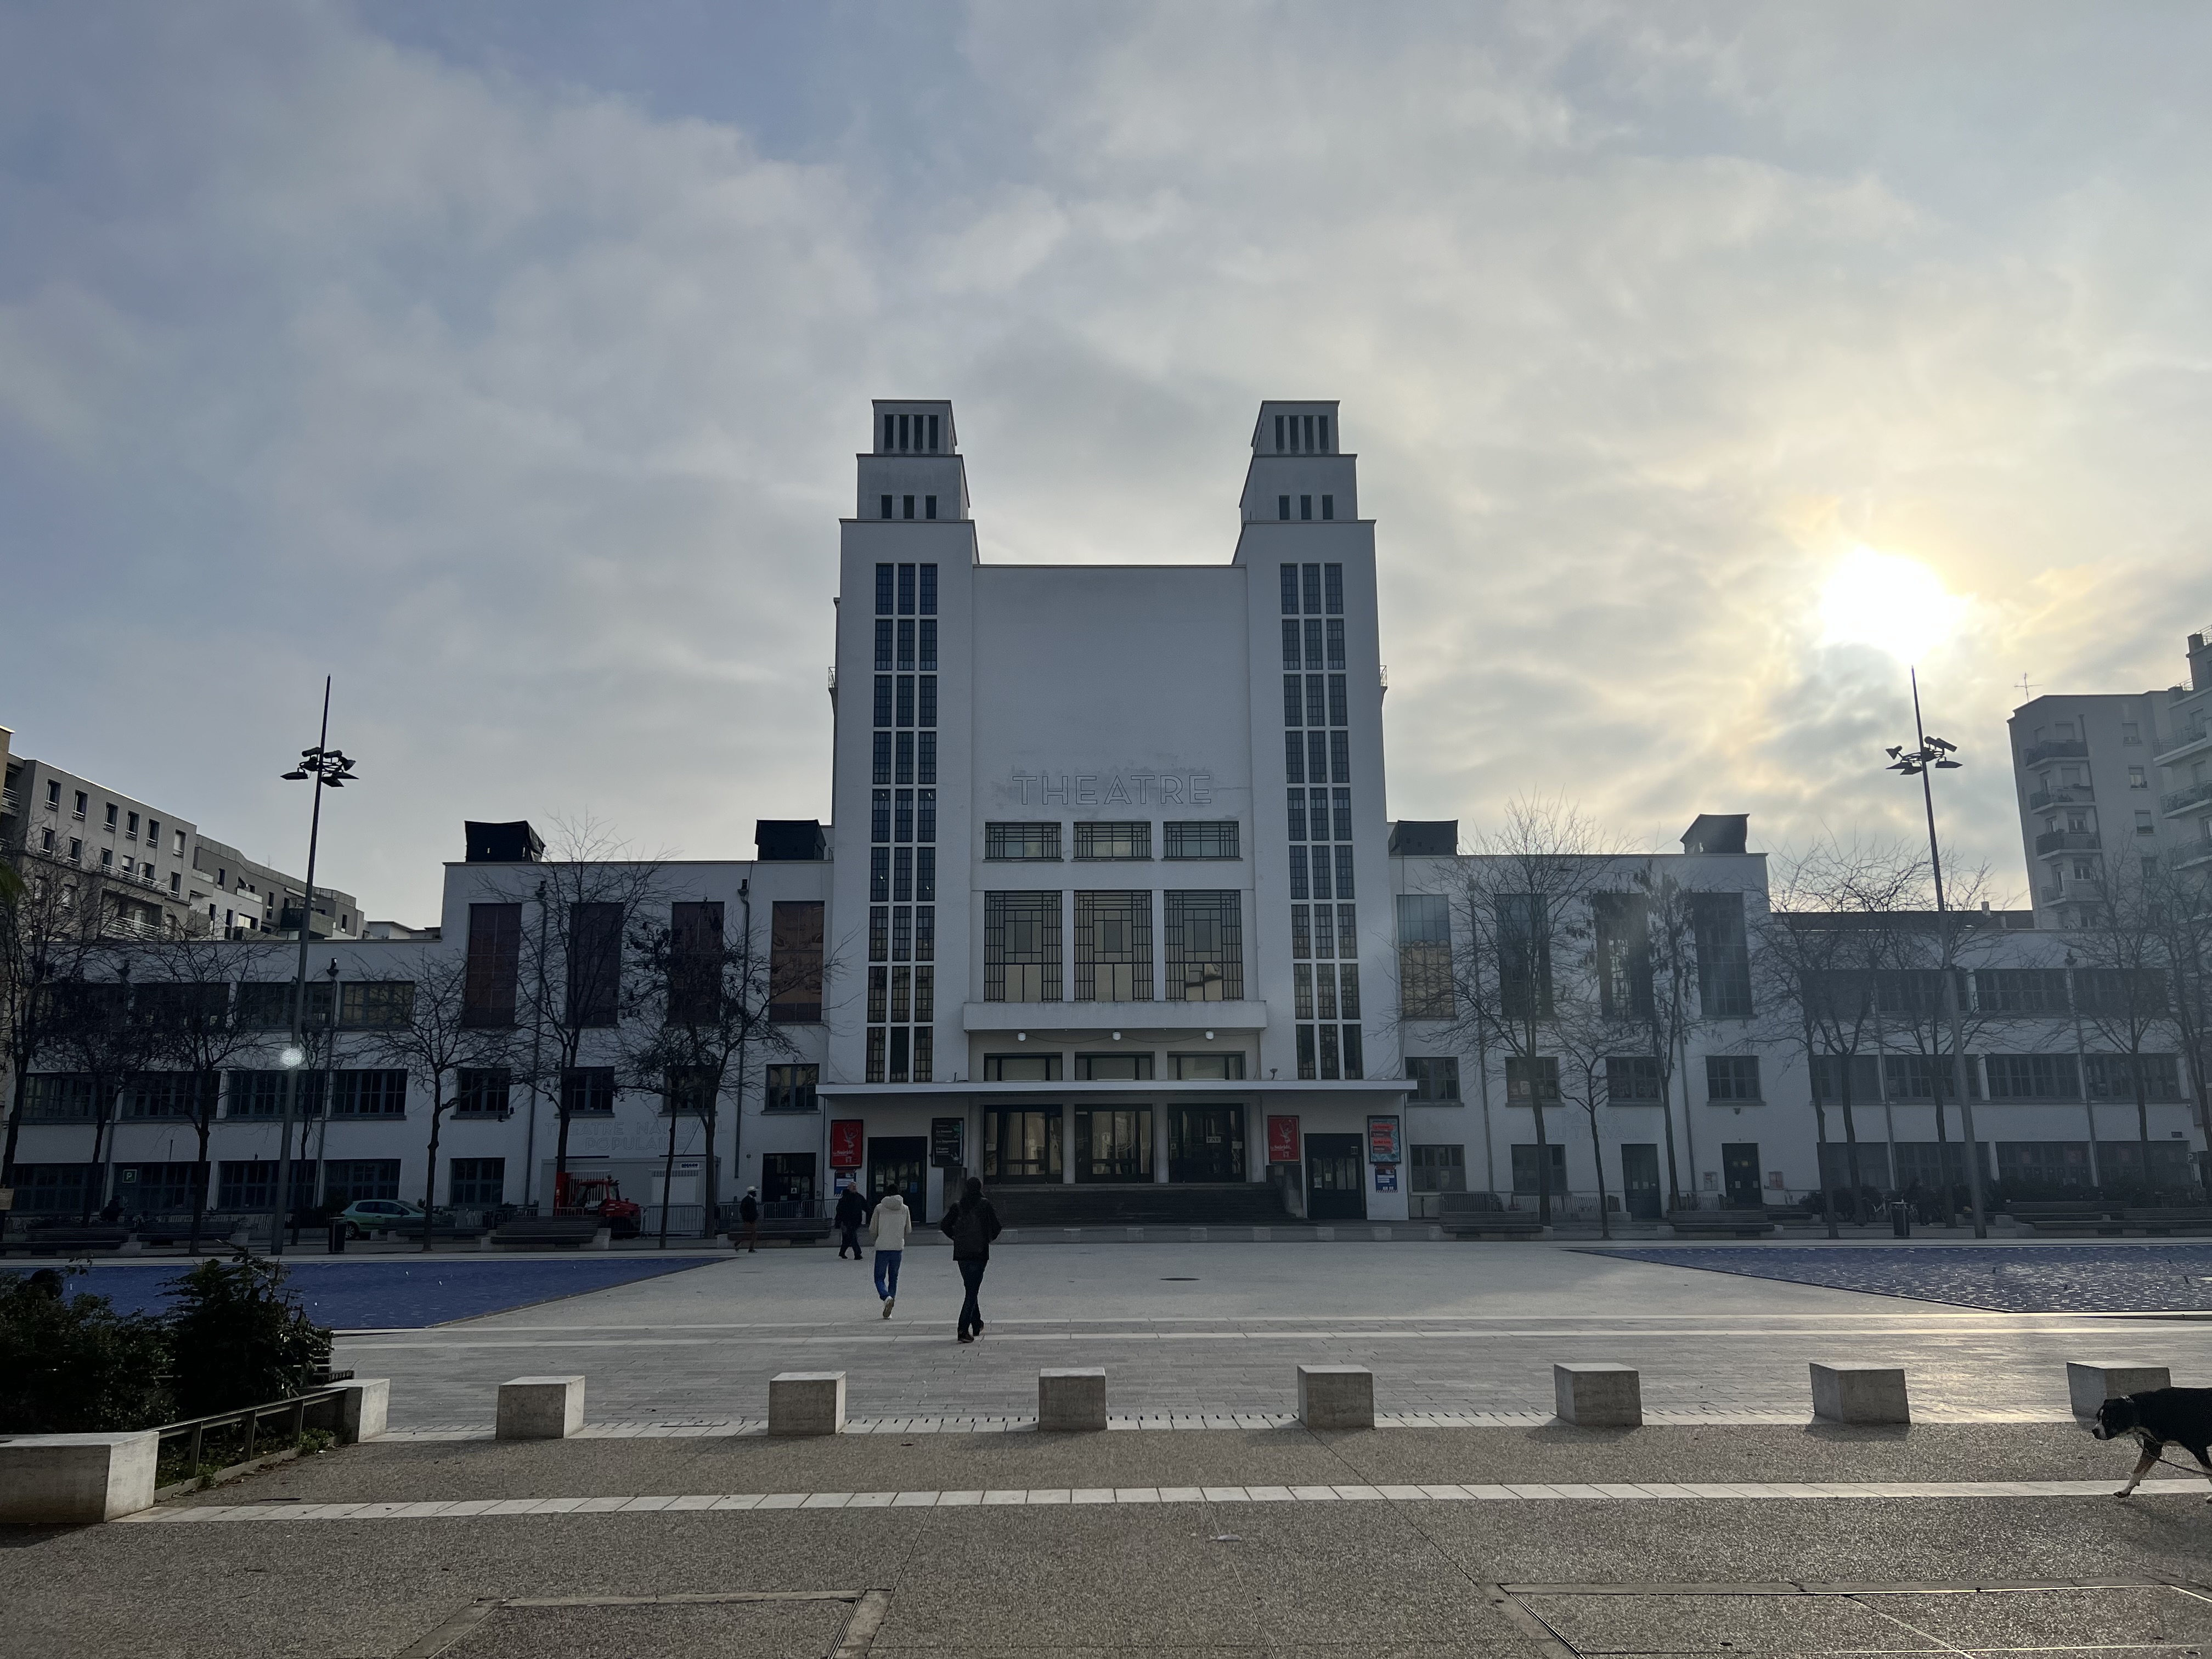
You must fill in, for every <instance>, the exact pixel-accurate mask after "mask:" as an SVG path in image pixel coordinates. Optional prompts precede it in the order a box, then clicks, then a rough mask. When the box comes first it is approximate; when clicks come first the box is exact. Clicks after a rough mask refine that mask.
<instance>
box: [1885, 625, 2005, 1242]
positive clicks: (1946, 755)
mask: <svg viewBox="0 0 2212 1659" xmlns="http://www.w3.org/2000/svg"><path fill="white" fill-rule="evenodd" d="M1911 672H1912V730H1913V734H1914V736H1916V737H1917V738H1919V740H1920V746H1919V747H1918V748H1917V749H1910V750H1908V749H1905V748H1904V747H1902V746H1899V747H1897V748H1894V749H1892V750H1890V751H1889V759H1890V764H1889V766H1888V767H1887V770H1889V771H1892V772H1899V773H1902V774H1903V775H1905V776H1906V777H1908V778H1915V777H1917V778H1918V779H1919V780H1920V799H1921V803H1922V805H1924V806H1925V807H1926V808H1927V811H1928V862H1929V867H1930V868H1931V869H1933V870H1934V872H1935V873H1936V927H1937V929H1938V930H1939V936H1940V938H1941V939H1942V995H1943V1009H1944V1012H1946V1013H1947V1014H1948V1015H1949V1016H1950V1024H1951V1076H1952V1081H1953V1086H1954V1088H1956V1089H1957V1091H1958V1092H1959V1117H1960V1122H1961V1124H1962V1126H1963V1127H1964V1128H1965V1130H1966V1191H1967V1193H1968V1194H1969V1195H1970V1196H1971V1197H1972V1200H1973V1206H1974V1237H1976V1238H1987V1237H1989V1236H1990V1219H1989V1216H1988V1214H1987V1212H1985V1211H1984V1209H1983V1207H1982V1159H1981V1143H1980V1142H1979V1141H1978V1140H1977V1139H1975V1137H1974V1103H1973V1098H1972V1094H1971V1093H1970V1091H1968V1089H1967V1087H1966V1037H1965V1036H1964V1034H1963V1025H1962V1023H1961V1021H1960V1017H1959V981H1958V975H1957V974H1956V973H1954V971H1953V969H1952V965H1951V958H1952V956H1953V950H1952V938H1951V907H1950V906H1949V905H1948V903H1946V902H1944V896H1943V854H1942V848H1940V847H1938V846H1937V845H1936V791H1935V787H1934V784H1933V781H1932V779H1931V778H1930V774H1932V773H1936V772H1955V771H1957V770H1958V769H1959V763H1958V762H1956V761H1954V760H1953V759H1952V758H1951V757H1952V756H1953V755H1954V754H1956V753H1957V752H1958V750H1959V746H1958V744H1954V743H1946V742H1944V741H1943V739H1942V738H1931V737H1929V735H1928V728H1927V726H1925V725H1924V724H1923V722H1922V720H1921V718H1920V671H1919V670H1918V669H1917V668H1916V669H1914V670H1912V671H1911ZM1942 1111H1943V1099H1942V1091H1941V1089H1940V1088H1939V1089H1938V1091H1937V1092H1936V1115H1937V1118H1938V1125H1939V1127H1940V1124H1941V1118H1942ZM1947 1207H1948V1206H1947Z"/></svg>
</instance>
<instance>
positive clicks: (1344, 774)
mask: <svg viewBox="0 0 2212 1659" xmlns="http://www.w3.org/2000/svg"><path fill="white" fill-rule="evenodd" d="M1313 741H1314V743H1315V744H1316V747H1318V745H1319V744H1320V743H1321V733H1320V732H1315V733H1314V734H1313ZM1314 781H1315V782H1316V783H1318V782H1320V781H1321V776H1320V766H1319V763H1318V762H1316V765H1315V776H1314ZM1328 781H1330V782H1331V783H1350V782H1351V781H1352V734H1351V733H1350V732H1330V733H1329V734H1328Z"/></svg>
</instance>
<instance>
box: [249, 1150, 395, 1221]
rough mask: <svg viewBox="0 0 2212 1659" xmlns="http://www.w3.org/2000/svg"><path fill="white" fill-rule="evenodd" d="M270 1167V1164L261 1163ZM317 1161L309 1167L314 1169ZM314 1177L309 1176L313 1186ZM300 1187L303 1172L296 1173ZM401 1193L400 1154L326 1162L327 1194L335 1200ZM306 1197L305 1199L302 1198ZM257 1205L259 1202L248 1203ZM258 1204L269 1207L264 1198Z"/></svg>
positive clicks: (346, 1201) (296, 1181)
mask: <svg viewBox="0 0 2212 1659" xmlns="http://www.w3.org/2000/svg"><path fill="white" fill-rule="evenodd" d="M259 1167H261V1168H264V1169H266V1168H269V1167H270V1166H269V1165H267V1164H263V1165H261V1166H259ZM313 1167H314V1166H313V1164H309V1165H308V1168H309V1169H310V1170H313ZM309 1183H310V1185H311V1186H312V1184H313V1176H309ZM293 1184H294V1186H295V1188H296V1187H297V1186H298V1184H299V1176H297V1174H296V1173H295V1175H294V1176H293ZM398 1196H399V1160H398V1158H332V1159H331V1160H330V1161H329V1162H328V1163H327V1164H324V1165H323V1197H324V1199H325V1200H326V1201H328V1202H330V1203H332V1204H338V1205H345V1204H350V1203H352V1202H354V1200H356V1199H362V1198H397V1197H398ZM302 1201H304V1200H302ZM248 1207H257V1206H248ZM258 1207H259V1208H262V1209H266V1208H268V1207H269V1206H268V1205H267V1203H266V1202H265V1201H264V1203H262V1204H261V1205H260V1206H258Z"/></svg>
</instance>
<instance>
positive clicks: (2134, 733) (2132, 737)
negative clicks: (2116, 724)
mask: <svg viewBox="0 0 2212 1659" xmlns="http://www.w3.org/2000/svg"><path fill="white" fill-rule="evenodd" d="M2120 741H2121V742H2122V743H2141V742H2142V726H2141V725H2140V724H2139V723H2137V722H2136V721H2135V720H2122V721H2121V722H2120Z"/></svg>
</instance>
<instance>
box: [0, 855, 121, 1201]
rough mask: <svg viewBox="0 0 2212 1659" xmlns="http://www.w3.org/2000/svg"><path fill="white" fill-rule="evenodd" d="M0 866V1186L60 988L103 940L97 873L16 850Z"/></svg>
mask: <svg viewBox="0 0 2212 1659" xmlns="http://www.w3.org/2000/svg"><path fill="white" fill-rule="evenodd" d="M0 870H5V871H6V872H7V876H8V879H7V882H6V884H5V888H4V890H0V1038H4V1040H5V1043H6V1050H5V1052H6V1054H7V1059H8V1067H9V1074H10V1076H11V1078H12V1079H13V1089H12V1091H11V1097H10V1100H9V1109H8V1133H7V1139H6V1141H5V1143H4V1145H0V1186H12V1185H14V1184H15V1148H16V1145H17V1141H18V1137H19V1136H20V1134H21V1129H22V1123H23V1115H24V1112H25V1109H27V1106H28V1105H29V1103H30V1089H31V1079H32V1075H33V1071H34V1070H35V1069H36V1068H37V1067H38V1066H40V1065H41V1064H43V1063H45V1062H46V1061H48V1060H52V1059H54V1058H56V1057H58V1055H59V1054H60V1052H61V1048H62V1039H63V1035H64V1027H65V1026H66V1024H67V1023H68V1022H69V1020H70V1018H72V1017H73V1016H74V1014H75V1012H76V1009H75V1006H74V1005H73V1004H72V1002H71V1000H70V995H69V994H67V993H66V992H65V991H64V989H63V987H67V986H71V985H75V984H77V983H79V982H81V981H83V980H85V979H86V978H87V977H88V970H89V969H90V968H91V967H92V965H93V963H94V961H95V960H96V959H100V958H104V957H105V956H106V951H107V945H106V941H105V940H104V939H102V938H101V934H100V917H101V913H102V910H103V908H104V906H103V903H102V901H101V896H100V890H101V887H102V885H103V884H102V883H101V881H100V878H99V877H97V876H95V875H94V874H92V873H91V872H88V871H82V870H79V869H77V868H76V867H75V866H70V865H64V864H61V863H58V862H57V861H56V860H52V859H48V858H44V857H41V856H40V855H39V854H35V853H23V852H20V851H18V852H17V853H15V854H14V856H13V858H12V859H11V860H10V861H9V862H8V863H5V864H0Z"/></svg>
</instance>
